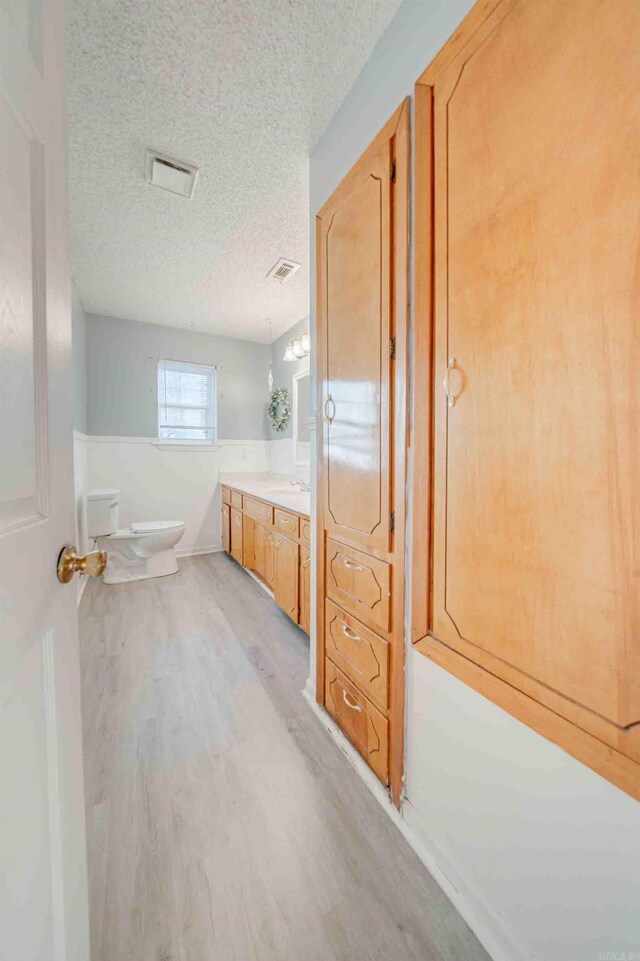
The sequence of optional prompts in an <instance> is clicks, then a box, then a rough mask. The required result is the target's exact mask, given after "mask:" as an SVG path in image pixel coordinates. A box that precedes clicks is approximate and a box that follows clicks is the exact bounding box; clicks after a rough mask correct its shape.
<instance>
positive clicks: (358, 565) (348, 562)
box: [342, 557, 364, 573]
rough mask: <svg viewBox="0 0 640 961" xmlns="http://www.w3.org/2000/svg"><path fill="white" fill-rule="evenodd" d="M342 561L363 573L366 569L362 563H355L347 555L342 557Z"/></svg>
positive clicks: (346, 565) (351, 569)
mask: <svg viewBox="0 0 640 961" xmlns="http://www.w3.org/2000/svg"><path fill="white" fill-rule="evenodd" d="M342 563H343V564H344V566H345V567H348V568H349V570H350V571H360V572H361V573H362V571H364V567H361V566H360V564H354V563H353V561H350V560H349V559H348V558H347V557H343V558H342Z"/></svg>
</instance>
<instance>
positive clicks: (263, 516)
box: [244, 494, 273, 524]
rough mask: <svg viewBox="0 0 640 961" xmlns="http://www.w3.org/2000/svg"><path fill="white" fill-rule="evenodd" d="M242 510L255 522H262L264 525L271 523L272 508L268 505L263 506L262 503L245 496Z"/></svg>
mask: <svg viewBox="0 0 640 961" xmlns="http://www.w3.org/2000/svg"><path fill="white" fill-rule="evenodd" d="M244 510H245V513H246V514H249V515H250V516H251V517H254V518H255V519H256V520H257V521H262V522H263V523H264V524H272V523H273V507H271V505H270V504H265V503H264V502H263V501H258V500H256V499H255V498H254V497H247V496H246V494H245V498H244Z"/></svg>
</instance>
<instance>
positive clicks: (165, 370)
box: [158, 360, 217, 444]
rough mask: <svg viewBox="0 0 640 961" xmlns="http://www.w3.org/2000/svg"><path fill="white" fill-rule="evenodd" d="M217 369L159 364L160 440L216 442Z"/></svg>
mask: <svg viewBox="0 0 640 961" xmlns="http://www.w3.org/2000/svg"><path fill="white" fill-rule="evenodd" d="M216 408H217V403H216V368H215V367H206V366H204V365H203V364H189V363H184V362H182V361H176V360H159V361H158V437H159V438H160V439H162V440H172V441H188V442H190V443H193V442H194V441H201V442H203V443H206V444H215V443H216V439H217V410H216Z"/></svg>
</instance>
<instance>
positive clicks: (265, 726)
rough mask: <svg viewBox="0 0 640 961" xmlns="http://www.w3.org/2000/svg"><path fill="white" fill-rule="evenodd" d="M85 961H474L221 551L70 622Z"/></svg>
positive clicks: (459, 929) (471, 946) (304, 665)
mask: <svg viewBox="0 0 640 961" xmlns="http://www.w3.org/2000/svg"><path fill="white" fill-rule="evenodd" d="M80 620H81V650H82V682H83V718H84V753H85V778H86V792H87V830H88V843H89V882H90V900H91V936H92V952H93V961H132V959H136V961H485V959H486V958H487V955H486V953H485V952H484V950H483V949H482V948H481V946H480V945H479V943H478V942H477V940H476V939H475V937H474V935H473V934H472V933H471V931H470V930H469V928H468V927H467V925H466V924H465V923H464V921H463V920H462V919H461V918H460V916H459V915H458V914H457V912H456V911H455V909H454V908H453V907H452V905H451V904H450V902H449V901H448V900H447V898H446V897H445V895H444V894H443V893H442V891H441V889H440V888H439V887H438V885H437V884H436V883H435V881H434V880H433V879H432V878H431V877H430V875H429V874H428V873H427V872H426V870H425V869H424V867H423V866H422V864H421V863H420V861H419V860H418V859H417V857H416V856H415V855H414V854H413V852H412V851H411V849H410V848H409V846H408V845H407V843H406V842H405V841H404V839H403V838H402V836H401V835H400V834H399V833H398V831H397V830H396V828H395V827H394V825H393V824H392V823H391V822H390V820H389V819H388V818H387V817H386V816H385V814H384V812H383V811H382V810H381V809H380V807H379V805H378V804H377V802H376V801H375V800H374V799H373V798H372V797H371V795H370V794H369V792H368V791H367V789H366V788H365V786H364V784H363V783H362V781H361V780H360V779H359V777H358V776H357V774H356V773H355V771H354V770H353V769H352V768H351V766H350V765H349V763H348V761H347V760H346V758H345V757H344V756H343V755H342V753H341V752H340V751H339V750H338V748H337V747H336V745H335V744H334V743H333V741H332V740H331V738H330V737H329V735H328V734H327V733H326V732H325V731H324V730H323V728H322V726H321V725H320V724H319V723H318V720H317V718H316V717H315V716H314V715H313V713H312V712H311V711H310V710H309V708H308V706H307V705H306V703H305V702H304V700H303V698H302V697H301V690H302V688H303V686H304V683H305V680H306V676H307V669H308V660H309V645H308V640H307V638H306V637H305V635H304V634H303V633H302V631H300V630H298V628H296V627H295V626H294V625H293V624H292V623H291V622H290V621H289V619H288V618H287V617H286V615H284V614H282V613H281V612H280V611H279V609H278V608H277V606H276V605H275V603H274V602H273V600H272V599H271V598H270V597H269V596H268V595H267V594H266V593H265V592H264V591H263V590H262V589H261V588H260V586H259V585H258V584H256V583H255V581H253V580H252V579H251V578H250V577H249V575H248V574H247V573H246V572H245V571H243V570H242V568H240V567H239V566H238V565H237V564H236V563H235V562H234V561H232V560H231V559H230V558H228V557H227V556H226V555H224V554H213V555H208V556H205V557H194V558H183V559H182V560H181V561H180V571H179V573H178V574H176V575H174V576H173V577H166V578H159V579H156V580H150V581H141V582H138V583H135V584H125V585H118V586H112V587H109V586H106V585H104V584H101V583H99V582H97V581H96V582H92V583H91V584H90V585H89V587H88V588H87V590H86V591H85V596H84V598H83V600H82V604H81V610H80Z"/></svg>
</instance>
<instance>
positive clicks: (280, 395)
mask: <svg viewBox="0 0 640 961" xmlns="http://www.w3.org/2000/svg"><path fill="white" fill-rule="evenodd" d="M267 413H268V415H269V420H270V421H271V426H272V427H273V429H274V430H277V431H278V432H279V431H282V430H284V429H285V427H286V426H287V424H288V423H289V419H290V417H291V405H290V403H289V391H288V390H287V388H286V387H276V389H275V390H272V391H271V400H270V402H269V407H268V408H267Z"/></svg>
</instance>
